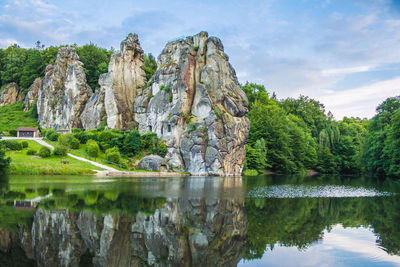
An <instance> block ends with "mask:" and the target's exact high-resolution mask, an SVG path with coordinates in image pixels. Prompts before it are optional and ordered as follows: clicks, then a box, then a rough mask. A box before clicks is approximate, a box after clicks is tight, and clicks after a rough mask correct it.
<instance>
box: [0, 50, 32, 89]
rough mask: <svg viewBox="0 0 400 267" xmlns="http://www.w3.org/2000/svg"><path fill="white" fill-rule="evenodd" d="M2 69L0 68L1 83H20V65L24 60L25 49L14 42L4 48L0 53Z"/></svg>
mask: <svg viewBox="0 0 400 267" xmlns="http://www.w3.org/2000/svg"><path fill="white" fill-rule="evenodd" d="M1 61H2V69H1V70H0V75H1V83H2V85H5V84H7V83H11V82H15V83H17V84H20V80H21V76H22V66H24V64H25V61H26V51H25V49H23V48H20V47H19V46H18V45H16V44H14V45H11V46H9V47H8V48H7V49H5V50H4V51H3V53H2V58H1Z"/></svg>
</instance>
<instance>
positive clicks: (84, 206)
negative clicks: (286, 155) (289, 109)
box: [0, 176, 400, 266]
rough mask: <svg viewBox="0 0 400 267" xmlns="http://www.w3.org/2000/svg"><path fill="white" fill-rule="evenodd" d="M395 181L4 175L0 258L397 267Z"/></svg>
mask: <svg viewBox="0 0 400 267" xmlns="http://www.w3.org/2000/svg"><path fill="white" fill-rule="evenodd" d="M399 193H400V182H399V181H393V180H389V179H387V180H385V181H376V180H373V179H369V178H366V177H361V178H354V177H340V176H315V177H299V176H257V177H244V178H220V177H189V178H126V177H125V178H96V177H58V176H49V177H17V176H10V177H1V178H0V266H35V265H37V266H148V265H150V266H400V256H399V255H400V194H399Z"/></svg>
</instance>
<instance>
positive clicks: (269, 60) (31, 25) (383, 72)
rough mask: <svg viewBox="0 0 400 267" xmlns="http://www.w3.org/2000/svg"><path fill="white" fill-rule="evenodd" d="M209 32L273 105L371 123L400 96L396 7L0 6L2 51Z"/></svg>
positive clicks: (233, 0) (375, 2) (302, 3)
mask: <svg viewBox="0 0 400 267" xmlns="http://www.w3.org/2000/svg"><path fill="white" fill-rule="evenodd" d="M202 30H205V31H208V32H209V34H210V35H213V36H217V37H219V38H220V39H221V40H222V42H223V44H224V47H225V52H226V53H227V54H228V55H229V57H230V61H231V63H232V65H233V66H234V68H235V69H236V73H237V75H238V78H239V81H240V82H242V83H244V82H246V81H249V82H256V83H261V84H264V85H265V86H266V87H267V88H268V91H269V92H273V91H275V92H276V93H277V96H278V98H285V97H298V96H299V95H300V94H302V95H308V96H310V97H313V98H317V99H319V100H320V101H321V102H323V103H324V104H325V106H326V109H327V110H331V111H332V112H333V114H334V115H335V118H337V119H341V118H342V117H343V116H359V117H368V118H370V117H372V116H373V115H374V113H375V107H376V106H377V105H378V104H379V103H381V102H382V101H383V100H384V99H385V98H387V97H389V96H395V95H400V1H399V0H359V1H352V0H343V1H341V0H332V1H330V0H325V1H311V0H310V1H307V0H293V1H286V0H266V1H257V0H252V1H244V0H241V1H237V0H230V1H226V0H218V1H216V0H196V1H193V0H182V1H180V0H179V1H163V0H156V1H153V0H146V1H135V0H129V1H128V0H112V1H111V0H110V1H109V0H104V1H99V0H97V1H96V0H84V1H83V0H70V1H68V0H65V1H60V0H0V47H2V48H5V47H7V46H8V45H10V44H12V43H18V44H19V45H20V46H22V47H33V46H34V43H35V42H36V41H37V40H40V41H41V42H42V43H44V44H46V45H47V46H49V45H60V44H73V43H76V44H78V45H83V44H87V43H89V42H92V43H95V44H97V45H98V46H101V47H105V48H110V47H114V48H116V49H118V48H119V43H120V42H121V40H123V39H124V38H125V37H126V35H127V34H128V33H129V32H135V33H138V34H139V38H140V41H141V44H142V47H143V49H144V50H145V52H151V53H152V54H153V55H156V56H157V55H158V54H159V53H160V52H161V50H162V48H163V46H164V45H165V43H166V42H168V41H171V40H173V39H176V38H179V37H184V36H187V35H193V34H196V33H198V32H199V31H202Z"/></svg>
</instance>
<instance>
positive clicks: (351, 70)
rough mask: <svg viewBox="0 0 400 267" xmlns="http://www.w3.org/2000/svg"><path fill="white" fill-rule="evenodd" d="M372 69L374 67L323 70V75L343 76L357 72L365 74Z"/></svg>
mask: <svg viewBox="0 0 400 267" xmlns="http://www.w3.org/2000/svg"><path fill="white" fill-rule="evenodd" d="M371 69H372V66H358V67H350V68H337V69H326V70H322V71H321V74H322V75H324V76H330V75H343V74H351V73H357V72H365V71H369V70H371Z"/></svg>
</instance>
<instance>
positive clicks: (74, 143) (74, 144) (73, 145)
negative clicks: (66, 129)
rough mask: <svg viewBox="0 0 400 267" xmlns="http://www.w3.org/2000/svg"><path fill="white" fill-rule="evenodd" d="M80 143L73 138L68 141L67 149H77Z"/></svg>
mask: <svg viewBox="0 0 400 267" xmlns="http://www.w3.org/2000/svg"><path fill="white" fill-rule="evenodd" d="M79 145H80V142H79V140H78V139H76V138H75V137H72V138H71V140H70V141H69V147H70V148H72V149H79Z"/></svg>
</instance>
